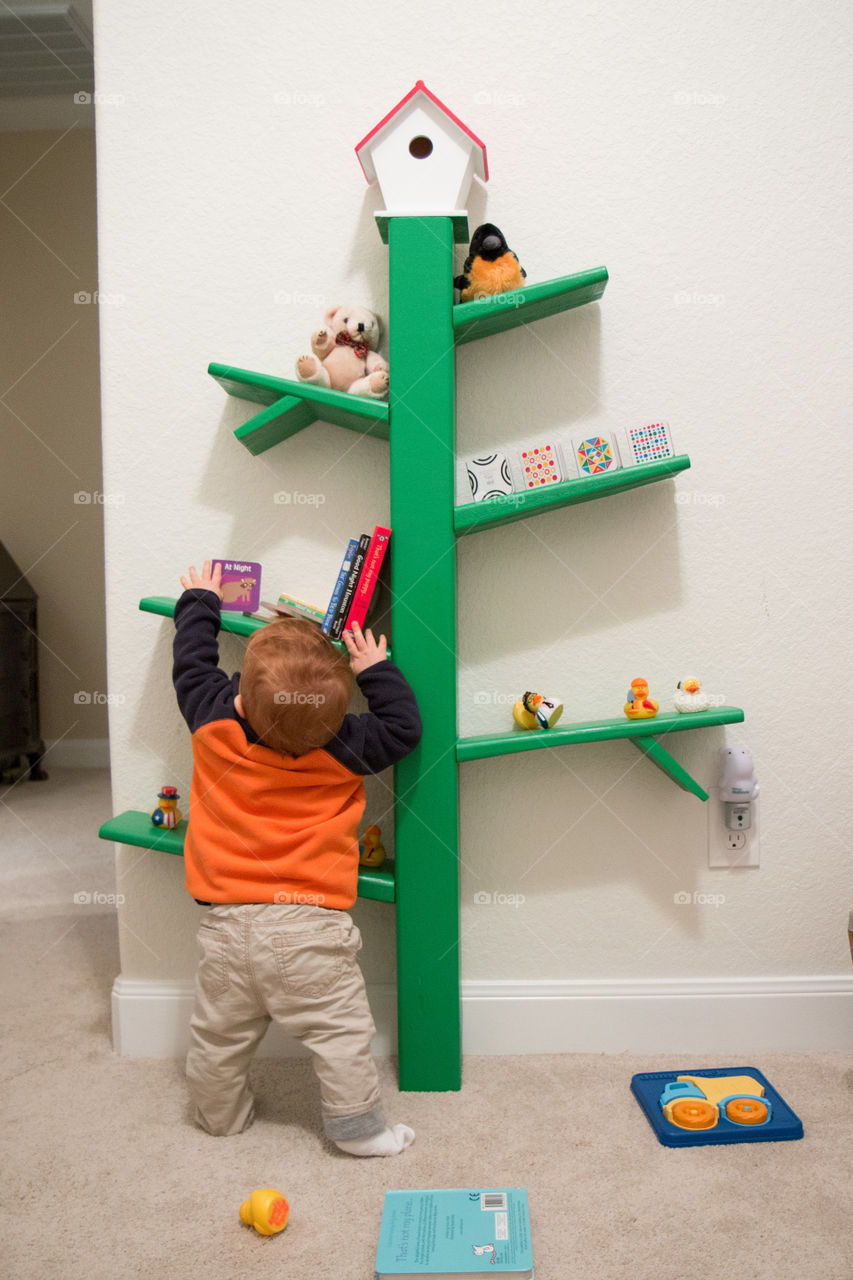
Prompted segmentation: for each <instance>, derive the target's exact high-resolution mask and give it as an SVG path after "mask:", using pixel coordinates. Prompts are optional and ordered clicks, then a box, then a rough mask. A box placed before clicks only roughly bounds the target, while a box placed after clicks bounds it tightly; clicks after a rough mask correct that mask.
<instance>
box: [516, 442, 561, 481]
mask: <svg viewBox="0 0 853 1280" xmlns="http://www.w3.org/2000/svg"><path fill="white" fill-rule="evenodd" d="M521 473H522V479H523V481H524V487H525V489H538V488H540V487H541V486H542V485H546V484H554V483H558V482H559V481H560V480H562V478H563V470H562V467H561V466H560V459H559V457H558V455H557V446H556V445H555V444H541V445H528V446H527V447H526V448H524V449H522V451H521Z"/></svg>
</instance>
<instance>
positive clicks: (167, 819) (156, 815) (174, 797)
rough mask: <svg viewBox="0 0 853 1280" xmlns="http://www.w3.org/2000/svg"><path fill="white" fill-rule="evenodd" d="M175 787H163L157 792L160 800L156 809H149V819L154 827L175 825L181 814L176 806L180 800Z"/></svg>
mask: <svg viewBox="0 0 853 1280" xmlns="http://www.w3.org/2000/svg"><path fill="white" fill-rule="evenodd" d="M180 798H181V797H180V796H179V795H178V788H177V787H164V788H163V790H162V791H161V792H160V793H159V794H158V796H157V799H158V800H159V801H160V803H159V805H158V806H157V808H156V809H152V811H151V821H152V822H153V824H154V826H155V827H176V826H177V825H178V823H179V822H180V821H181V818H182V817H183V814H182V813H181V811H180V809H179V808H178V801H179V800H180Z"/></svg>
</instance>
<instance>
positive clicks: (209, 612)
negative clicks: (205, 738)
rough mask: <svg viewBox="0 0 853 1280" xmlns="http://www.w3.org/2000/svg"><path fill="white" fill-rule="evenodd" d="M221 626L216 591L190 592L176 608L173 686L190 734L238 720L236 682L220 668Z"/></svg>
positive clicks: (186, 593)
mask: <svg viewBox="0 0 853 1280" xmlns="http://www.w3.org/2000/svg"><path fill="white" fill-rule="evenodd" d="M220 624H221V615H220V611H219V596H218V595H217V594H216V592H215V591H203V590H200V589H199V588H197V587H196V588H191V589H190V590H189V591H185V592H184V594H183V595H182V596H181V598H180V600H179V601H178V603H177V604H176V605H175V640H174V644H173V646H172V656H173V665H172V682H173V683H174V686H175V692H176V693H177V695H178V706H179V707H180V710H181V715H182V716H183V717H184V719H185V720H186V722H187V724H188V725H189V727H190V732H191V733H195V731H196V729H198V728H199V727H200V726H201V725H203V724H207V723H208V721H210V720H224V719H232V718H233V719H237V713H236V711H235V710H234V694H235V692H236V688H237V685H236V681H235V680H232V678H231V677H230V676H228V675H226V674H225V672H224V671H222V670H221V668H220V666H219V640H218V636H219V627H220Z"/></svg>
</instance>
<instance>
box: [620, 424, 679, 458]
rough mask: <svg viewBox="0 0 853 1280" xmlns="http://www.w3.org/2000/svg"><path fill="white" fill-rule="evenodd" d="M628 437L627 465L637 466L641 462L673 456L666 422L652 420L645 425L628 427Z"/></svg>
mask: <svg viewBox="0 0 853 1280" xmlns="http://www.w3.org/2000/svg"><path fill="white" fill-rule="evenodd" d="M626 435H627V438H628V457H627V461H628V464H629V466H637V465H639V464H640V463H643V462H664V461H665V460H666V459H667V458H673V457H674V456H675V449H674V448H673V444H672V434H671V432H670V430H669V424H668V423H666V422H652V423H649V425H648V426H645V427H629V428H628V430H627V431H626Z"/></svg>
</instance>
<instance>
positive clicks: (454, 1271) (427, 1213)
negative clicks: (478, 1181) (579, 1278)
mask: <svg viewBox="0 0 853 1280" xmlns="http://www.w3.org/2000/svg"><path fill="white" fill-rule="evenodd" d="M477 1275H490V1276H514V1277H517V1280H530V1277H532V1275H533V1250H532V1246H531V1242H530V1213H529V1208H528V1204H527V1191H526V1189H525V1188H524V1187H492V1188H477V1189H471V1188H454V1189H448V1190H440V1191H414V1190H409V1191H386V1192H385V1204H384V1207H383V1209H382V1224H381V1227H380V1229H379V1247H378V1248H377V1250H376V1280H393V1278H394V1277H397V1276H440V1277H442V1280H463V1278H464V1277H467V1276H477Z"/></svg>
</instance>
